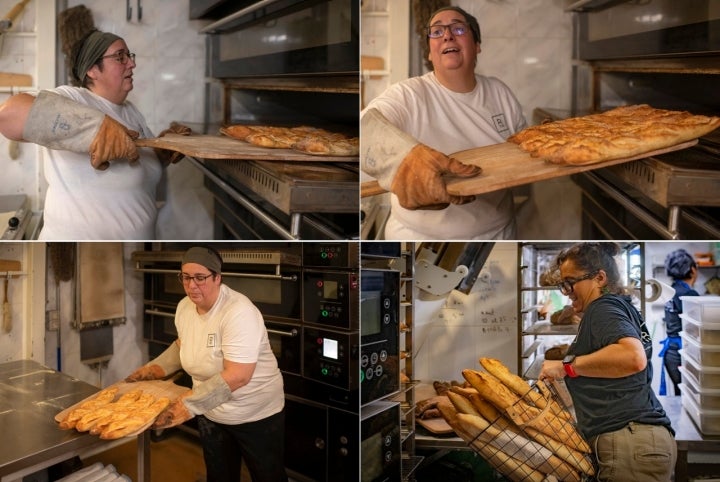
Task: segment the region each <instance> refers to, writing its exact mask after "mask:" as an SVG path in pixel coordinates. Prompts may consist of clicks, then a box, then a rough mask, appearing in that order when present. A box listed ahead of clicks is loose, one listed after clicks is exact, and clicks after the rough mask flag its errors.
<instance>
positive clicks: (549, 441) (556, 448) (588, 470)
mask: <svg viewBox="0 0 720 482" xmlns="http://www.w3.org/2000/svg"><path fill="white" fill-rule="evenodd" d="M525 433H527V434H528V435H529V436H530V437H531V438H532V439H533V440H535V441H537V442H539V443H541V444H543V445H544V446H545V447H547V448H549V449H550V450H552V451H553V453H554V454H555V455H557V456H558V457H559V458H561V459H563V460H564V461H565V462H567V463H568V464H570V465H572V466H573V467H575V468H576V469H577V470H579V471H580V472H582V473H583V474H586V475H590V476H592V475H595V468H594V467H593V465H592V462H590V460H588V457H587V455H586V454H584V453H582V452H579V451H577V450H574V449H572V448H570V447H568V446H567V445H565V444H564V443H562V442H558V441H557V440H555V439H554V438H552V437H548V436H547V435H545V434H544V433H542V432H540V431H539V430H536V429H534V428H532V427H527V428H526V429H525Z"/></svg>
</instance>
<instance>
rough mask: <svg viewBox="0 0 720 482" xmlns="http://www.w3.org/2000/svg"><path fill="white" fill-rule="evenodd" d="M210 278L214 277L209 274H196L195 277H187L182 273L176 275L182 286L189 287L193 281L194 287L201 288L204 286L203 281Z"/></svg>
mask: <svg viewBox="0 0 720 482" xmlns="http://www.w3.org/2000/svg"><path fill="white" fill-rule="evenodd" d="M212 276H215V275H213V274H212V273H210V274H196V275H195V276H188V275H186V274H184V273H178V279H179V280H180V282H181V283H182V284H184V285H189V284H190V282H191V281H195V284H196V285H198V286H202V285H204V284H205V281H206V280H207V279H208V278H210V277H212Z"/></svg>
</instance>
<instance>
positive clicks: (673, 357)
mask: <svg viewBox="0 0 720 482" xmlns="http://www.w3.org/2000/svg"><path fill="white" fill-rule="evenodd" d="M663 364H664V365H665V371H666V372H667V374H668V376H669V377H670V380H671V381H672V383H673V387H674V388H675V395H676V396H678V395H680V369H679V368H678V367H679V366H680V353H679V352H678V346H677V345H676V344H675V343H670V345H669V346H668V348H667V350H666V351H665V356H664V357H663Z"/></svg>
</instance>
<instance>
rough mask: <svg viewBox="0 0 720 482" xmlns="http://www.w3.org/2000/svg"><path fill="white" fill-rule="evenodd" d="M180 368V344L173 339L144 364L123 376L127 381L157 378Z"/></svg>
mask: <svg viewBox="0 0 720 482" xmlns="http://www.w3.org/2000/svg"><path fill="white" fill-rule="evenodd" d="M181 368H182V366H181V364H180V345H178V342H177V341H175V342H173V343H171V344H170V346H169V347H167V348H166V349H165V351H164V352H162V353H161V354H159V355H158V356H157V357H155V359H153V360H151V361H150V362H149V363H147V364H146V365H143V366H141V367H140V368H138V369H137V370H135V371H134V372H132V373H131V374H130V375H128V376H127V377H126V378H125V381H126V382H128V383H131V382H139V381H143V380H159V379H161V378H165V377H166V376H168V375H172V374H173V373H175V372H177V371H178V370H180V369H181Z"/></svg>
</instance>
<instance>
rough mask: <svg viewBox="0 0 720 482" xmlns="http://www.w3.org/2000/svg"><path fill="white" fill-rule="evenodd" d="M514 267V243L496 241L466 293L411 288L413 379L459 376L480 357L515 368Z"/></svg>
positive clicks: (515, 266)
mask: <svg viewBox="0 0 720 482" xmlns="http://www.w3.org/2000/svg"><path fill="white" fill-rule="evenodd" d="M517 270H518V268H517V244H516V243H510V242H503V243H496V244H495V246H494V248H493V250H492V252H491V253H490V256H489V257H488V260H487V262H486V263H485V267H484V268H483V271H482V273H481V276H480V277H479V279H478V281H477V282H476V283H475V285H474V286H473V288H472V291H471V292H470V294H469V295H464V294H462V293H460V292H457V291H454V292H453V293H452V294H451V295H450V296H449V297H447V298H443V299H439V300H423V299H422V297H423V294H422V293H421V292H420V291H419V290H418V289H417V288H416V289H415V297H414V302H413V306H414V309H415V312H414V323H415V334H414V336H415V338H414V346H415V353H414V361H415V366H414V369H415V373H414V378H416V379H418V380H421V381H423V382H430V383H432V381H434V380H460V381H462V380H463V378H462V370H463V369H465V368H473V369H480V365H479V363H478V359H479V358H480V357H491V358H497V359H499V360H501V361H502V362H503V363H504V364H505V365H507V366H508V368H510V370H512V371H513V372H515V371H516V370H517Z"/></svg>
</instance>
